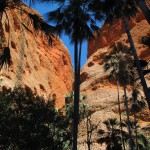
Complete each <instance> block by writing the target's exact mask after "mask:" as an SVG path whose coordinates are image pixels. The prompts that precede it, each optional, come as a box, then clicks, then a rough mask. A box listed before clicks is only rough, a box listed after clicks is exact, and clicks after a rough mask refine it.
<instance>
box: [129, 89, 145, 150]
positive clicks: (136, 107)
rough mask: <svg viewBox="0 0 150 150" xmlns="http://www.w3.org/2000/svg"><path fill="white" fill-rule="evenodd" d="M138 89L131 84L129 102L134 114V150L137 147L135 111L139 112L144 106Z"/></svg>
mask: <svg viewBox="0 0 150 150" xmlns="http://www.w3.org/2000/svg"><path fill="white" fill-rule="evenodd" d="M140 94H141V93H140V91H139V90H138V89H137V87H136V86H133V90H132V97H131V98H130V102H131V103H132V104H131V111H132V112H133V115H134V127H135V139H136V140H135V146H136V150H138V149H139V147H138V132H137V128H138V126H137V122H138V121H137V116H136V113H138V112H140V111H141V110H142V109H144V108H145V106H146V104H145V101H144V100H143V99H144V98H143V97H142V96H140Z"/></svg>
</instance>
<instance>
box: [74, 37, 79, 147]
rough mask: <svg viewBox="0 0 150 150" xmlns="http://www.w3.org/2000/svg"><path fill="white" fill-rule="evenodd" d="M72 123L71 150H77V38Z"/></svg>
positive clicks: (76, 44)
mask: <svg viewBox="0 0 150 150" xmlns="http://www.w3.org/2000/svg"><path fill="white" fill-rule="evenodd" d="M74 46H75V47H74V59H75V61H74V67H75V77H74V78H75V80H74V123H73V150H77V138H78V122H79V77H78V40H77V39H76V41H75V44H74Z"/></svg>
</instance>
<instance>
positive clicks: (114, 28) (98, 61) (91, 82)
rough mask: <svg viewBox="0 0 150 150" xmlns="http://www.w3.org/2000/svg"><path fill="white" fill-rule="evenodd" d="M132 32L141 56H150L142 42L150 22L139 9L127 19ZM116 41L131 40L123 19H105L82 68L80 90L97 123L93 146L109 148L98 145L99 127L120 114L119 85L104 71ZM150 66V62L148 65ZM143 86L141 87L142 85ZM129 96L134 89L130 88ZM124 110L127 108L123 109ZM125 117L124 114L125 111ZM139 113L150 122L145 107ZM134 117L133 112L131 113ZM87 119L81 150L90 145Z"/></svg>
mask: <svg viewBox="0 0 150 150" xmlns="http://www.w3.org/2000/svg"><path fill="white" fill-rule="evenodd" d="M128 23H129V26H130V29H131V35H132V37H133V41H134V44H135V47H136V49H137V52H138V55H139V58H140V59H144V60H147V61H149V60H150V48H149V47H147V46H145V45H143V44H142V43H141V38H142V37H143V36H146V35H147V34H148V33H150V25H149V24H148V23H147V21H146V20H145V19H144V16H143V15H142V13H139V14H138V15H137V17H136V18H135V19H133V20H130V21H128ZM114 43H116V44H117V43H123V44H125V45H126V46H128V47H129V41H128V39H127V35H126V33H125V30H124V27H123V24H122V21H119V22H118V21H115V22H113V23H112V24H111V25H108V24H106V23H104V25H103V27H102V29H101V31H100V35H99V36H98V35H97V36H96V37H95V39H94V40H91V41H89V42H88V60H87V62H86V64H85V65H84V67H83V68H82V71H81V93H82V95H86V96H87V99H86V100H85V103H86V104H88V105H89V106H90V109H91V113H92V116H91V122H92V124H94V125H98V127H97V129H96V130H95V132H93V135H92V142H93V144H92V147H91V149H92V150H98V149H102V150H103V149H106V148H105V145H99V144H98V143H97V142H96V140H97V131H98V129H102V128H104V125H103V124H102V122H103V121H104V120H106V119H108V118H114V117H116V118H118V117H119V115H118V105H117V96H118V95H117V87H116V84H115V83H113V82H112V81H109V79H108V74H107V73H105V72H104V67H103V65H104V59H103V58H104V56H105V55H106V54H109V53H110V52H111V48H110V46H112V44H114ZM148 67H149V68H150V64H149V65H148ZM146 79H147V83H148V85H149V86H150V74H148V75H147V76H146ZM119 90H120V100H121V109H122V111H123V112H124V111H125V109H124V104H123V89H122V87H119ZM141 90H142V89H141ZM127 93H128V96H129V94H130V93H131V89H130V88H128V90H127ZM124 114H125V112H124ZM122 117H125V115H123V114H122ZM138 117H139V120H140V125H141V127H144V126H145V127H148V126H149V125H150V114H149V111H148V109H145V110H144V111H143V112H142V113H141V114H140V116H138ZM131 118H132V115H131ZM86 134H87V130H86V119H85V120H83V121H82V122H81V123H80V126H79V145H80V149H81V150H86V149H87V144H86V143H85V141H86V138H87V135H86Z"/></svg>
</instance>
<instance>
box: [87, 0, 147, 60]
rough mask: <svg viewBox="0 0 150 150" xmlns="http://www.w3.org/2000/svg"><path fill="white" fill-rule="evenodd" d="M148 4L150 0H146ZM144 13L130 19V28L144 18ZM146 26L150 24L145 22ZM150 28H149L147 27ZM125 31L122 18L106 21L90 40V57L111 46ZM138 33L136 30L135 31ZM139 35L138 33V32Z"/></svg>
mask: <svg viewBox="0 0 150 150" xmlns="http://www.w3.org/2000/svg"><path fill="white" fill-rule="evenodd" d="M146 2H147V5H148V6H150V1H149V0H146ZM144 19H145V18H144V15H143V13H142V12H139V13H138V14H137V15H136V17H135V18H134V19H133V18H132V19H131V20H128V25H129V28H130V29H133V27H135V26H137V25H138V24H139V23H140V22H141V21H142V20H144ZM142 25H146V26H145V27H147V26H148V24H147V23H146V22H145V24H142ZM147 30H148V29H147ZM124 33H125V28H124V25H123V22H122V20H119V21H118V20H117V21H114V22H112V24H107V23H104V24H103V26H102V28H101V29H100V33H99V34H98V35H96V34H95V38H94V39H91V40H90V41H89V42H88V58H89V57H90V56H91V55H92V54H93V53H94V52H96V51H97V49H99V48H104V47H106V46H111V45H113V44H114V43H115V41H117V40H119V39H120V38H121V35H122V34H124ZM134 34H136V32H135V33H134ZM137 36H138V33H137Z"/></svg>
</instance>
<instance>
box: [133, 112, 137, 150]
mask: <svg viewBox="0 0 150 150" xmlns="http://www.w3.org/2000/svg"><path fill="white" fill-rule="evenodd" d="M134 127H135V143H136V148H135V149H136V150H138V133H137V121H136V114H135V113H134Z"/></svg>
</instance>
